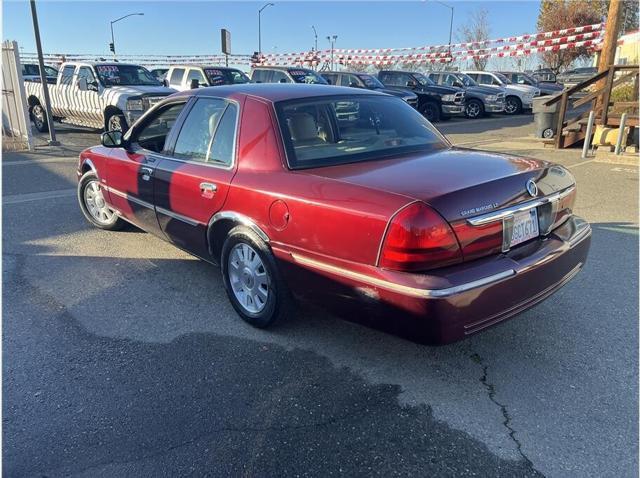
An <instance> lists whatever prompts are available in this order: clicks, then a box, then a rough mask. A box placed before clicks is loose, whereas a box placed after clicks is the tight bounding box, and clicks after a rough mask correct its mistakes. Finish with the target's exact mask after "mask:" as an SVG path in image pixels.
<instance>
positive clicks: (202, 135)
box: [173, 98, 235, 164]
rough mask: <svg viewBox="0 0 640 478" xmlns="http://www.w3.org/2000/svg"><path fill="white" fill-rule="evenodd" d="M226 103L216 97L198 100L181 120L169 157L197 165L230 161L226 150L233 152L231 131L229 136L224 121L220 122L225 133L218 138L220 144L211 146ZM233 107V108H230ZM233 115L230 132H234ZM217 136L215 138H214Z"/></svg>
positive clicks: (226, 124) (225, 108) (228, 152)
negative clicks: (194, 162) (185, 117)
mask: <svg viewBox="0 0 640 478" xmlns="http://www.w3.org/2000/svg"><path fill="white" fill-rule="evenodd" d="M228 105H230V103H227V102H226V101H224V100H221V99H216V98H200V99H199V100H198V101H196V104H195V105H194V106H193V108H191V110H190V111H189V115H188V116H187V119H186V120H185V121H184V124H183V125H182V128H181V129H180V134H179V135H178V139H177V141H176V146H175V148H174V151H173V154H174V156H176V157H177V158H182V159H188V160H191V161H200V162H221V163H225V164H228V163H226V162H227V161H229V162H230V159H231V158H230V154H231V153H230V151H231V150H233V139H232V138H229V137H228V136H229V135H230V136H233V131H231V132H230V133H229V130H228V128H229V126H228V121H229V120H226V121H227V123H224V127H225V128H226V132H227V133H228V134H227V136H226V137H225V136H224V134H222V135H221V136H220V140H219V141H220V143H219V144H218V145H217V146H214V144H213V143H214V141H213V140H214V135H216V133H217V131H218V129H219V127H220V126H222V122H221V120H222V118H223V115H224V116H226V115H225V111H226V110H227V106H228ZM233 107H234V108H235V105H234V106H233ZM234 118H235V115H232V118H231V120H232V126H233V127H232V129H235V119H234ZM216 136H217V135H216ZM226 142H230V147H231V150H229V149H228V147H227V146H225V145H226Z"/></svg>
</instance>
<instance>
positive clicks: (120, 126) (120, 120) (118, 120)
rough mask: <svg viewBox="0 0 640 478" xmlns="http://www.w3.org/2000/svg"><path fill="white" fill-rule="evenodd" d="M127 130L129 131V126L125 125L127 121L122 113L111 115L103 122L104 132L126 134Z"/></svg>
mask: <svg viewBox="0 0 640 478" xmlns="http://www.w3.org/2000/svg"><path fill="white" fill-rule="evenodd" d="M127 129H129V125H127V120H126V119H125V117H124V115H123V114H122V113H111V114H110V115H109V116H107V118H106V120H105V122H104V130H105V131H122V132H123V133H126V132H127Z"/></svg>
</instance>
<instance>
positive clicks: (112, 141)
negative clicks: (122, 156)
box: [100, 131, 123, 148]
mask: <svg viewBox="0 0 640 478" xmlns="http://www.w3.org/2000/svg"><path fill="white" fill-rule="evenodd" d="M100 143H101V144H102V146H104V147H105V148H119V147H121V146H122V145H123V140H122V131H107V132H106V133H102V134H101V135H100Z"/></svg>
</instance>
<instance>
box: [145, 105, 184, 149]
mask: <svg viewBox="0 0 640 478" xmlns="http://www.w3.org/2000/svg"><path fill="white" fill-rule="evenodd" d="M184 105H185V103H184V102H182V103H173V104H171V105H168V106H166V107H164V108H163V109H161V110H160V111H156V112H155V114H154V115H153V116H152V117H151V118H148V119H147V121H145V123H144V125H143V126H142V128H140V129H137V130H136V131H135V132H134V134H133V137H132V142H134V143H138V144H139V145H140V146H141V147H142V148H144V149H148V150H149V151H155V152H156V153H160V152H162V151H164V149H165V142H166V140H167V136H168V135H169V131H171V128H173V125H174V124H175V123H176V120H177V119H178V115H179V114H180V112H181V111H182V108H184Z"/></svg>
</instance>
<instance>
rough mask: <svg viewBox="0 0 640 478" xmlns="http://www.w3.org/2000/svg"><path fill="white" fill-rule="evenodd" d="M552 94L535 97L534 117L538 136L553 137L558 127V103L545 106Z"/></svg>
mask: <svg viewBox="0 0 640 478" xmlns="http://www.w3.org/2000/svg"><path fill="white" fill-rule="evenodd" d="M551 98H553V97H552V96H539V97H537V98H534V99H533V118H534V120H535V122H536V138H547V139H550V138H553V136H554V135H555V134H556V129H557V127H558V117H559V112H558V105H559V104H560V102H559V101H557V102H556V103H554V104H552V105H550V106H545V105H544V104H543V103H545V102H547V101H549V100H550V99H551Z"/></svg>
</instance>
